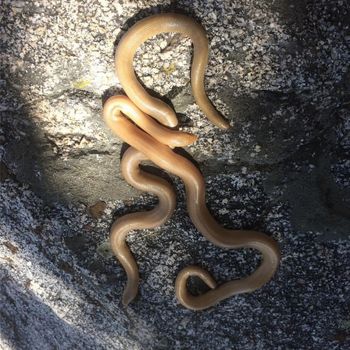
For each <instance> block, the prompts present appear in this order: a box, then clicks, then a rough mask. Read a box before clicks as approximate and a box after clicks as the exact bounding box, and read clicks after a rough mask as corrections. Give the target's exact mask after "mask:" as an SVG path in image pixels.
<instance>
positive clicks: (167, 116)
mask: <svg viewBox="0 0 350 350" xmlns="http://www.w3.org/2000/svg"><path fill="white" fill-rule="evenodd" d="M157 25H158V26H157ZM154 26H155V27H154ZM189 28H190V29H189ZM194 28H197V29H198V31H199V32H200V34H196V30H194ZM200 28H201V29H200ZM142 30H144V31H145V33H143V31H142ZM165 31H176V32H181V33H186V34H187V35H189V36H191V35H192V36H191V38H192V40H193V42H194V52H195V53H194V55H195V56H196V52H197V53H198V52H200V50H201V49H202V50H204V46H205V45H204V44H203V42H201V41H200V43H201V44H200V45H199V44H198V45H197V46H196V40H197V38H199V39H200V40H203V33H204V37H205V32H204V30H203V28H202V27H201V26H199V24H197V23H195V22H193V20H192V19H190V18H187V17H185V16H182V15H175V14H162V15H155V16H152V17H149V18H146V19H145V20H142V21H140V22H138V23H137V24H136V25H134V26H133V27H132V28H131V29H130V30H129V31H128V32H127V33H126V34H125V36H124V37H123V38H122V40H121V42H120V44H119V46H118V48H117V57H116V66H117V74H118V77H119V81H120V82H121V84H122V86H123V88H124V90H125V92H126V93H127V95H128V97H126V96H113V97H111V98H109V99H108V100H107V102H106V103H105V105H104V108H103V116H104V120H105V122H106V124H107V125H108V127H109V128H110V129H111V130H112V131H113V133H115V134H116V135H118V136H119V137H120V138H121V139H122V140H124V141H125V142H127V143H128V144H129V145H130V146H131V148H130V149H128V151H127V152H125V154H124V155H123V158H122V161H121V170H122V174H123V176H124V177H125V179H126V180H127V181H128V182H129V183H130V184H132V185H133V186H135V187H136V188H138V189H140V190H143V191H147V192H151V193H153V194H155V195H157V196H158V198H159V203H158V205H157V207H156V208H154V209H153V210H151V211H149V212H143V213H133V214H128V215H125V216H123V217H122V218H119V219H118V220H116V222H115V223H114V224H113V225H112V229H111V246H112V249H113V252H114V253H115V255H116V256H117V258H118V260H119V261H120V262H121V264H122V265H123V267H124V268H125V270H126V273H127V277H128V282H127V287H126V289H125V291H124V295H123V303H124V305H127V304H128V303H129V302H130V301H131V300H132V299H133V298H134V297H135V296H136V293H137V286H138V280H139V275H138V268H137V265H136V262H135V259H134V258H133V256H132V255H131V253H130V250H129V248H128V247H127V245H126V243H125V237H126V235H127V233H128V232H129V231H131V230H135V229H142V228H151V227H156V226H159V225H161V224H162V223H164V222H165V221H166V220H167V219H168V218H169V217H170V216H171V214H172V212H173V210H174V207H175V202H176V200H175V193H174V192H173V190H172V189H171V186H170V185H169V184H168V183H167V182H166V181H165V180H163V179H161V178H158V177H155V176H154V175H150V174H147V173H144V172H143V171H142V170H140V168H139V163H140V162H141V161H142V160H145V159H149V160H151V161H152V162H153V163H154V164H156V165H157V166H159V167H160V168H163V169H165V170H166V171H168V172H170V173H172V174H174V175H176V176H179V177H180V178H181V179H182V181H183V182H184V184H185V189H186V198H187V199H186V202H187V209H188V212H189V215H190V218H191V220H192V221H193V223H194V225H195V226H196V228H197V229H198V231H199V232H201V233H202V234H203V235H204V237H206V238H207V239H208V240H209V241H210V242H212V243H213V244H215V245H216V246H219V247H221V248H225V249H237V248H253V249H256V250H258V251H259V252H260V253H261V255H262V262H261V264H260V266H259V267H258V268H257V269H256V270H255V271H254V272H253V273H252V274H251V275H250V276H248V277H245V278H243V279H240V280H234V281H230V282H226V283H224V284H222V285H219V286H217V284H216V282H215V280H214V279H213V277H212V276H211V275H210V274H209V273H208V272H207V271H205V270H203V269H202V268H200V267H196V266H189V267H186V268H185V269H183V270H182V271H181V272H180V273H179V275H178V277H177V278H176V282H175V292H176V296H177V298H178V300H179V302H180V303H181V304H182V305H184V306H185V307H187V308H189V309H192V310H202V309H206V308H208V307H211V306H213V305H215V304H217V303H218V302H220V301H221V300H223V299H226V298H229V297H230V296H232V295H235V294H240V293H245V292H251V291H253V290H255V289H257V288H260V287H261V286H263V285H264V284H265V283H267V282H268V281H269V280H270V279H271V278H272V276H273V275H274V273H275V271H276V269H277V267H278V264H279V260H280V251H279V248H278V245H277V243H276V241H275V240H273V239H272V238H270V237H268V236H267V235H265V234H263V233H261V232H257V231H250V230H230V229H226V228H224V227H222V226H220V225H219V224H218V223H217V222H216V220H215V219H214V218H213V217H212V215H211V214H210V212H209V210H208V208H207V206H206V200H205V181H204V179H203V176H202V174H201V173H200V171H199V170H198V169H197V168H196V167H195V166H194V165H193V164H192V163H191V162H190V161H189V160H188V159H186V158H184V157H182V156H181V155H179V154H177V153H175V152H174V151H173V150H172V147H182V146H186V145H189V144H191V143H193V142H194V141H195V140H196V138H195V136H194V135H191V134H188V133H183V132H181V131H176V130H172V129H169V128H166V127H165V126H174V125H176V123H177V119H176V116H175V114H174V112H173V111H172V109H171V108H170V107H168V106H167V105H166V104H165V103H164V102H162V101H160V100H157V99H154V98H153V97H151V96H149V95H148V94H147V92H146V91H145V90H144V89H143V88H142V86H141V85H140V84H139V82H138V81H137V79H136V76H135V74H134V71H133V68H132V60H133V57H134V53H135V51H136V49H137V47H138V46H140V45H141V44H142V42H143V41H145V40H146V39H147V38H149V37H151V36H153V35H155V34H158V33H160V32H165ZM130 33H131V34H130ZM142 33H143V34H142ZM199 39H198V40H199ZM205 39H206V37H205ZM133 40H135V41H133ZM205 42H206V47H207V46H208V44H207V41H205ZM123 48H124V49H125V50H126V54H125V55H123V54H122V53H123V52H124V51H123V50H124V49H123ZM196 48H197V51H196ZM206 50H207V49H206ZM197 57H199V58H198V59H197V60H195V57H194V60H193V62H194V63H193V64H192V72H191V79H192V87H193V92H194V94H195V93H196V92H195V90H196V91H197V92H198V91H202V92H200V93H197V96H196V95H195V97H196V101H197V103H198V104H199V106H200V107H201V109H202V110H203V112H204V113H206V111H208V108H209V107H208V105H207V102H209V100H208V99H207V97H206V94H205V91H204V80H203V77H204V69H205V65H206V62H207V51H206V56H204V59H205V62H204V63H203V62H201V60H200V56H198V55H197ZM195 63H196V64H198V65H199V66H200V69H197V71H196V73H195V74H194V73H193V70H194V69H195V68H196V67H197V66H196V65H195ZM203 67H204V68H203ZM198 75H202V78H198ZM199 85H200V87H199ZM194 87H196V88H194ZM203 96H205V99H203ZM203 105H204V107H203ZM209 105H210V107H211V108H209V112H210V114H208V115H207V116H208V118H209V119H210V120H212V121H213V119H214V121H215V122H214V121H213V122H214V123H215V124H216V125H219V126H221V127H227V125H225V124H222V121H223V119H222V118H221V116H220V115H219V114H218V113H212V109H214V107H213V106H212V105H211V103H210V102H209ZM217 117H219V119H218V118H217ZM153 118H154V119H156V120H158V122H159V123H158V122H156V121H155V120H154V119H153ZM220 118H221V119H220ZM220 120H221V121H220ZM161 124H164V125H165V126H163V125H161ZM191 276H197V277H199V278H201V279H202V280H203V281H204V282H205V283H206V284H207V285H208V286H209V288H210V290H209V291H208V292H206V293H204V294H202V295H199V296H194V295H192V294H191V293H189V291H188V290H187V287H186V283H187V280H188V278H189V277H191Z"/></svg>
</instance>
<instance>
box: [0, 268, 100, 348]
mask: <svg viewBox="0 0 350 350" xmlns="http://www.w3.org/2000/svg"><path fill="white" fill-rule="evenodd" d="M0 281H1V283H0V338H1V343H2V344H3V345H4V343H5V344H8V345H9V346H10V347H11V349H14V350H15V349H18V350H19V349H21V350H22V349H34V348H35V349H39V348H42V349H56V348H57V349H58V348H64V349H73V348H74V349H90V348H94V347H96V346H97V344H96V342H95V340H94V339H93V337H91V335H89V334H84V333H82V332H80V331H79V330H78V329H76V328H75V327H73V326H72V325H70V324H68V323H66V322H65V321H64V320H62V319H61V318H60V317H58V316H57V314H56V313H55V312H54V311H53V310H52V309H51V308H50V307H48V306H47V305H45V304H43V303H42V302H41V301H40V300H39V299H38V298H37V297H36V296H35V295H34V294H33V293H31V292H30V291H29V290H26V289H25V288H24V287H23V286H20V285H18V284H17V282H16V281H14V280H13V279H12V277H11V275H10V274H9V273H8V272H7V270H6V269H4V268H1V269H0ZM43 325H45V327H43Z"/></svg>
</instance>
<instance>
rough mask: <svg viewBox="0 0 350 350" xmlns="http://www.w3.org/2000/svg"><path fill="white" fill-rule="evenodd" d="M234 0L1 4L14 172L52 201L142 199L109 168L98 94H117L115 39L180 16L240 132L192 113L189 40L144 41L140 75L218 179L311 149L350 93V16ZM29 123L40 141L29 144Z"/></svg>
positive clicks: (326, 8)
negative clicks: (202, 33)
mask: <svg viewBox="0 0 350 350" xmlns="http://www.w3.org/2000/svg"><path fill="white" fill-rule="evenodd" d="M229 3H230V2H211V3H208V4H205V5H203V4H202V3H199V2H197V1H195V2H187V1H186V0H185V1H182V2H179V3H176V4H172V5H169V6H159V2H157V1H154V2H151V3H150V2H147V3H146V2H142V1H140V2H137V3H135V4H134V5H133V6H124V5H123V4H117V5H115V4H114V2H112V1H104V2H103V3H100V4H99V5H94V6H89V5H88V4H83V3H81V2H73V3H71V5H69V6H68V5H66V4H60V5H58V4H56V3H55V1H50V2H44V3H42V4H41V6H37V5H35V4H30V5H26V6H24V5H23V6H22V2H12V1H11V2H9V1H5V2H4V4H3V5H4V6H3V15H2V16H3V18H2V22H1V23H2V26H1V35H2V40H3V50H2V53H1V57H2V58H3V59H4V60H3V62H4V66H3V70H2V73H1V74H2V75H1V84H2V87H3V90H2V93H1V94H2V107H1V113H4V114H3V117H2V119H6V118H11V119H15V120H16V121H15V123H18V128H17V130H16V131H14V130H11V129H13V123H12V122H10V124H9V127H8V129H6V131H7V133H6V139H7V141H8V142H7V143H6V145H5V151H6V153H7V154H8V155H7V157H6V159H7V160H6V162H7V163H8V164H7V165H8V167H9V168H10V170H11V171H13V172H14V174H15V175H17V176H18V178H19V179H21V180H23V181H25V182H27V183H30V184H32V185H33V187H34V189H35V190H36V191H37V193H38V194H41V195H42V196H43V198H45V199H46V200H48V201H49V202H50V201H51V202H52V201H53V200H61V199H67V200H74V201H83V202H87V203H93V202H94V201H96V200H98V199H102V200H109V199H113V198H120V199H122V198H125V197H124V195H125V196H127V195H128V194H129V193H134V194H135V193H136V192H130V191H129V190H128V192H125V191H122V190H121V189H122V187H123V186H125V185H124V182H122V181H120V179H119V178H118V175H117V174H118V169H117V168H116V166H118V162H114V161H112V158H113V157H115V159H116V160H117V159H118V156H119V151H120V149H119V146H118V145H120V141H119V140H117V139H116V138H115V137H114V136H112V135H111V134H110V133H108V132H107V130H106V128H105V127H104V126H103V125H102V123H100V115H101V108H102V100H101V96H102V95H105V96H106V91H110V90H111V87H115V88H116V89H119V91H120V85H119V83H118V80H117V79H116V77H115V76H114V69H113V50H114V46H115V41H116V39H117V38H118V39H119V38H120V37H121V35H122V34H123V32H124V31H125V30H126V29H127V28H128V27H129V26H130V25H132V24H133V23H135V22H136V21H137V20H138V19H139V18H142V17H145V16H147V15H148V14H151V13H155V12H159V11H167V10H172V11H178V10H181V11H182V10H183V9H184V8H188V9H189V10H191V11H192V12H193V15H194V16H195V17H197V18H198V19H199V20H200V21H201V22H202V24H203V25H204V27H205V28H206V30H207V32H208V37H209V40H210V46H211V55H210V61H209V66H208V71H207V78H206V84H207V91H208V93H209V96H210V98H211V99H212V101H213V102H214V104H215V105H216V106H217V107H218V109H219V110H220V111H222V112H223V114H224V115H225V116H226V117H227V118H228V119H230V120H231V123H232V125H233V128H232V129H231V130H230V131H229V132H222V131H219V130H218V129H217V128H215V127H213V126H212V125H211V124H210V123H208V122H207V121H206V120H205V119H203V116H202V115H201V113H199V110H198V108H197V107H196V105H194V104H193V97H192V96H191V94H190V91H189V85H188V84H189V65H190V62H191V46H190V42H189V40H187V39H184V38H181V37H180V36H178V35H171V34H168V35H161V36H159V37H157V38H156V39H153V40H150V41H148V42H147V43H146V44H145V45H143V47H142V48H141V50H140V52H139V53H138V54H137V55H136V58H135V69H136V72H137V74H138V76H139V77H140V79H141V80H142V81H143V82H144V84H145V85H146V86H147V88H149V89H150V90H154V91H155V92H156V93H157V94H160V95H162V96H165V97H167V98H169V99H170V100H171V101H172V102H173V105H174V107H175V109H176V110H177V111H178V113H180V115H179V119H180V122H181V125H182V127H183V129H184V130H187V131H190V132H193V133H195V134H198V136H199V141H198V142H197V143H196V144H195V145H193V146H191V147H190V148H189V152H190V153H191V154H192V155H193V156H194V157H195V159H196V160H197V161H198V162H200V163H203V165H204V166H205V167H208V166H211V168H212V169H214V167H213V164H215V167H216V168H217V172H218V173H220V172H221V171H224V169H225V164H232V163H239V162H243V163H248V164H276V163H279V162H281V161H284V160H288V159H289V158H290V157H291V156H292V155H293V154H294V153H295V152H296V151H297V150H298V149H299V148H300V147H302V146H303V145H304V144H307V143H310V142H313V140H315V138H317V137H318V136H319V135H320V134H322V133H323V132H324V130H327V129H329V128H330V127H332V125H333V124H334V123H333V118H332V117H331V116H332V115H333V114H334V112H335V111H336V110H337V109H338V108H339V106H341V105H342V102H343V96H344V94H346V91H349V90H348V86H347V85H346V83H344V82H345V81H346V77H347V74H348V73H347V67H348V61H349V50H348V44H347V39H346V36H345V35H344V33H345V31H346V23H347V22H346V18H347V10H346V9H344V6H343V5H342V3H341V2H338V3H335V4H333V3H332V4H329V5H327V4H324V3H316V2H315V3H310V4H307V5H306V4H304V3H302V2H298V3H295V2H288V1H287V2H285V1H281V2H275V3H274V4H272V3H270V2H264V1H261V2H255V3H254V5H252V4H251V3H248V2H247V3H245V2H243V3H242V2H235V3H234V6H233V5H231V4H229ZM23 4H24V3H23ZM152 6H154V7H152ZM68 12H69V16H68V15H67V13H68ZM219 18H220V21H219ZM218 21H219V22H218ZM218 23H220V24H219V25H218ZM333 23H337V25H333ZM108 94H109V93H107V95H108ZM26 123H27V124H28V125H31V126H32V129H33V130H32V131H33V132H34V134H35V135H34V139H33V137H32V138H31V137H29V136H28V137H27V136H26V135H24V134H27V130H26V128H25V126H24V125H25V124H26ZM19 140H20V141H19ZM34 143H35V144H34ZM24 144H25V145H26V146H24ZM29 144H30V145H31V146H30V147H28V146H27V145H29ZM34 149H35V152H34ZM19 154H20V156H18V155H19ZM13 155H17V156H13ZM20 158H21V159H22V160H20ZM14 160H15V161H14ZM15 163H16V164H15ZM75 163H76V164H75ZM96 169H99V171H98V172H96ZM38 173H40V174H41V175H40V176H41V178H40V179H39V180H38V179H37V176H38ZM97 174H99V175H97ZM98 178H99V179H100V181H97V179H98ZM62 192H66V193H65V194H62Z"/></svg>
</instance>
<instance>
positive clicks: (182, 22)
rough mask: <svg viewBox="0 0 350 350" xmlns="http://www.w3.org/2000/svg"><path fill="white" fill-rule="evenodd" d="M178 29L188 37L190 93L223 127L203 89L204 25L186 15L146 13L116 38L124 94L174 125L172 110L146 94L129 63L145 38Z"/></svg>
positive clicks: (201, 107)
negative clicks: (146, 14)
mask: <svg viewBox="0 0 350 350" xmlns="http://www.w3.org/2000/svg"><path fill="white" fill-rule="evenodd" d="M168 32H174V33H181V34H183V35H186V36H188V37H190V38H191V40H192V43H193V61H192V67H191V86H192V93H193V96H194V98H195V100H196V103H197V104H198V106H199V108H200V109H201V110H202V112H203V113H204V115H206V116H207V118H208V119H209V120H210V121H211V122H212V123H213V124H215V125H216V126H218V127H220V128H223V129H227V128H229V126H230V125H229V123H228V122H227V121H226V120H225V119H224V118H223V117H222V116H221V115H220V114H219V113H218V112H217V110H216V109H215V108H214V106H213V105H212V104H211V102H210V101H209V99H208V97H207V95H206V93H205V90H204V73H205V68H206V66H207V63H208V54H209V49H208V39H207V36H206V33H205V30H204V28H203V27H202V26H201V25H200V24H199V23H197V22H195V21H194V20H193V19H192V18H189V17H187V16H183V15H179V14H174V13H166V14H159V15H154V16H150V17H147V18H145V19H143V20H141V21H139V22H137V23H136V24H135V25H133V26H132V27H131V28H130V29H129V30H128V31H127V32H126V33H125V34H124V36H123V37H122V39H121V40H120V42H119V44H118V47H117V50H116V55H115V67H116V74H117V77H118V79H119V82H120V84H121V85H122V87H123V89H124V91H125V93H126V95H127V96H128V97H129V98H130V99H131V100H132V101H133V102H134V104H135V105H136V106H137V107H139V108H140V109H141V110H142V111H143V112H145V113H146V114H148V115H150V116H152V117H153V118H155V119H157V120H158V121H159V122H160V123H161V124H164V125H167V126H170V127H174V126H176V125H177V123H178V121H177V117H176V114H175V112H174V111H173V110H172V109H171V108H170V107H169V106H168V105H167V104H166V103H165V102H163V101H161V100H159V99H158V98H155V97H152V96H150V95H149V94H148V93H147V92H146V90H145V89H144V88H143V87H142V86H141V84H140V83H139V81H138V80H137V78H136V76H135V72H134V67H133V59H134V56H135V53H136V50H137V49H138V48H139V47H140V46H141V44H142V43H144V42H145V41H146V40H147V39H149V38H151V37H153V36H155V35H157V34H161V33H168Z"/></svg>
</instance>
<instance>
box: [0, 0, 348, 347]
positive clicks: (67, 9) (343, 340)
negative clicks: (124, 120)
mask: <svg viewBox="0 0 350 350" xmlns="http://www.w3.org/2000/svg"><path fill="white" fill-rule="evenodd" d="M0 8H1V10H0V47H1V51H0V62H1V70H0V261H1V264H0V279H1V285H0V348H4V349H11V350H12V349H30V350H32V349H298V350H299V349H348V348H349V347H350V318H349V314H350V313H349V311H350V310H349V290H350V284H349V281H350V269H349V266H350V264H349V262H350V243H349V235H350V202H349V198H350V182H349V179H350V160H349V152H350V112H349V106H350V105H349V96H350V93H349V91H350V84H349V81H350V80H349V57H350V53H349V45H350V35H349V5H348V4H347V2H346V1H344V0H338V1H328V0H327V1H326V0H325V1H309V2H306V1H292V0H277V1H267V0H266V1H265V0H263V1H257V0H244V1H238V0H237V1H236V0H234V1H228V0H227V1H219V0H210V1H187V0H180V1H173V2H171V3H170V2H169V1H156V0H154V1H153V0H152V1H146V0H139V1H125V0H124V1H112V0H98V1H78V0H72V1H60V0H50V1H47V0H41V1H37V2H34V1H17V0H2V1H1V5H0ZM167 11H174V12H181V13H186V14H188V15H190V16H192V17H194V18H196V19H197V20H198V21H200V22H201V23H202V24H203V26H204V27H205V29H206V30H207V33H208V37H209V42H210V49H211V54H210V61H209V66H208V70H207V74H206V87H207V91H208V94H209V96H210V98H211V99H212V101H213V102H214V104H215V105H216V106H217V108H218V109H219V110H220V111H221V112H222V113H223V114H224V115H225V116H226V117H227V118H228V119H229V120H230V123H231V125H232V128H231V130H229V131H228V132H222V131H219V130H217V128H215V127H214V126H212V125H210V123H209V122H207V121H206V120H205V118H203V116H202V114H201V113H200V111H199V109H198V107H197V106H196V105H195V104H194V101H193V98H192V96H191V93H190V86H189V73H190V71H189V65H190V62H191V54H192V53H191V43H190V41H189V40H188V39H186V38H183V37H180V36H178V35H171V34H166V35H160V36H157V37H156V38H154V39H152V40H149V41H147V42H146V43H145V44H144V45H143V46H142V47H141V49H140V50H139V52H138V53H137V55H136V58H135V69H136V72H137V74H138V76H139V77H140V79H141V80H142V81H143V83H144V84H145V85H146V87H147V88H149V89H150V90H151V91H154V93H155V94H157V95H161V96H163V97H164V98H165V99H166V100H168V101H169V102H171V103H172V104H173V106H174V107H175V109H176V111H177V112H178V113H179V119H180V124H181V128H182V129H184V130H187V131H190V132H193V133H195V134H197V135H199V141H198V142H197V143H196V144H195V145H193V146H191V147H189V148H188V149H187V152H188V153H189V154H191V155H192V156H193V158H194V159H195V160H196V161H198V163H199V166H200V168H201V170H202V171H203V173H204V175H205V177H206V180H207V184H208V205H209V207H210V209H211V211H212V212H213V214H214V215H215V216H216V217H217V219H218V220H219V221H220V222H222V223H223V224H224V225H226V226H227V227H235V228H240V227H241V228H255V229H258V230H262V231H264V232H266V233H267V234H269V235H271V236H273V237H274V238H275V239H277V240H278V242H279V243H280V245H281V250H282V262H281V266H280V269H279V271H278V274H277V276H276V278H274V279H273V280H272V281H271V282H270V283H269V284H267V285H266V286H265V287H264V288H262V289H261V290H259V291H256V292H254V293H252V294H249V295H240V296H237V297H234V298H231V299H229V300H227V301H225V302H223V303H221V304H220V305H218V306H217V307H216V308H212V309H210V310H207V311H204V312H198V313H194V312H191V311H188V310H186V309H184V308H183V307H181V306H180V305H179V304H178V303H177V301H176V299H175V296H174V281H175V277H176V275H177V273H178V272H179V271H180V270H181V269H182V268H183V267H184V266H186V265H189V264H200V265H202V266H203V267H205V268H207V269H208V270H209V271H211V272H212V273H213V274H214V276H215V277H216V278H217V280H218V281H219V282H223V281H226V280H229V279H233V278H239V277H240V276H244V275H246V274H248V273H250V272H251V271H253V269H254V268H255V266H256V264H257V263H258V259H259V257H258V256H257V255H256V254H254V252H253V251H241V250H239V251H224V250H221V249H217V248H215V247H213V246H212V245H211V244H209V243H208V242H206V241H205V239H204V238H203V237H202V236H201V235H200V234H198V232H197V231H196V230H195V229H194V227H193V225H192V223H191V222H190V220H189V218H188V216H187V214H186V210H185V208H184V203H185V201H184V198H183V196H184V190H183V187H182V185H181V183H180V182H179V181H178V180H177V179H175V178H172V180H173V182H174V184H175V186H176V188H177V193H178V209H177V211H176V213H175V215H174V216H173V218H172V219H171V220H170V221H169V222H168V223H167V224H166V225H165V226H164V227H162V228H158V229H156V230H145V231H142V232H135V233H132V234H130V235H129V237H128V242H129V244H130V246H131V249H132V251H133V253H134V254H135V256H136V258H137V261H138V264H139V267H140V273H141V285H140V293H139V296H138V298H137V300H136V301H135V302H134V303H133V304H131V305H130V307H129V308H128V309H123V308H122V307H121V305H120V299H121V293H122V290H123V287H124V284H125V274H124V271H123V269H122V268H121V267H120V266H119V264H118V263H117V262H116V261H115V260H114V258H113V257H112V256H111V254H110V251H109V245H108V242H107V238H108V230H109V227H110V225H111V223H112V222H113V219H115V218H116V217H118V216H120V215H122V214H123V213H126V212H130V211H136V210H144V209H149V208H151V207H152V206H153V205H154V204H155V200H154V199H153V198H151V197H150V196H148V195H143V196H141V197H140V196H139V194H138V193H137V192H136V191H135V190H133V189H132V188H131V187H129V186H128V185H127V184H126V183H125V182H124V181H123V180H122V179H121V177H120V174H119V159H120V152H121V148H122V144H121V142H120V140H118V139H117V138H115V137H114V136H113V135H112V134H111V133H110V131H109V130H107V128H106V127H105V125H104V124H103V122H102V120H101V110H102V104H103V101H104V100H105V99H106V98H107V97H108V96H110V95H112V94H115V93H122V90H121V87H120V85H119V82H118V79H117V78H116V77H115V75H114V67H113V53H114V49H115V47H116V44H117V43H118V40H119V39H120V37H121V35H122V34H123V32H125V31H126V30H127V29H128V28H129V27H130V26H131V25H132V24H133V23H135V22H136V21H137V20H139V19H141V18H144V17H146V16H147V15H150V14H152V13H158V12H167ZM92 204H94V205H93V206H91V205H92ZM190 287H191V289H192V290H193V291H197V292H200V291H202V290H203V289H202V288H203V286H202V285H200V284H198V283H196V280H193V281H192V283H191V286H190Z"/></svg>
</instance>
